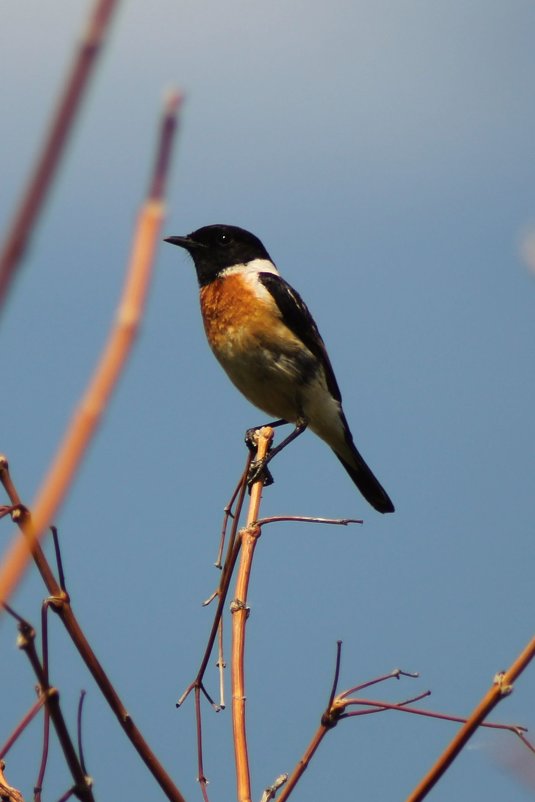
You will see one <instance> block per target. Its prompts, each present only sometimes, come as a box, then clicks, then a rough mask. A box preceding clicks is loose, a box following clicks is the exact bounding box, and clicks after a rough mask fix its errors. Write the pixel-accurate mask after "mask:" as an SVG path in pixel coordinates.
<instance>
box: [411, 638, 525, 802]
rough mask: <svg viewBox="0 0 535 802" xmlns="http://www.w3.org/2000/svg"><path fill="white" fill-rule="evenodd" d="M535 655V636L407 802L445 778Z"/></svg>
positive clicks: (416, 799) (497, 678) (498, 676)
mask: <svg viewBox="0 0 535 802" xmlns="http://www.w3.org/2000/svg"><path fill="white" fill-rule="evenodd" d="M534 656H535V637H534V638H533V639H532V640H531V641H530V642H529V643H528V645H527V646H526V648H525V649H524V650H523V651H522V652H521V653H520V654H519V656H518V657H517V659H516V660H515V661H514V663H513V664H512V665H511V666H510V668H509V669H508V670H507V671H503V672H500V673H499V674H496V676H495V677H494V681H493V683H492V686H491V687H490V688H489V690H488V691H487V693H486V694H485V696H484V697H483V699H482V700H481V701H480V703H479V704H478V705H477V707H476V708H475V709H474V711H473V712H472V714H471V715H470V716H469V718H468V719H467V721H466V723H465V724H464V726H463V727H461V729H460V730H459V732H458V733H457V735H456V736H455V738H453V740H452V741H451V743H450V744H449V746H448V747H447V748H446V749H445V750H444V752H443V753H442V755H441V756H440V757H439V759H438V760H437V762H436V763H435V765H434V766H433V767H432V768H431V770H430V771H429V772H428V773H427V774H426V776H425V777H424V778H423V780H422V781H421V782H420V783H419V784H418V786H417V787H416V788H415V789H414V791H413V792H412V793H411V794H410V795H409V796H408V797H407V802H419V800H421V799H424V798H425V797H426V796H427V794H428V793H429V791H430V790H431V789H432V788H433V786H434V785H435V784H436V783H437V782H438V780H439V779H440V778H441V777H442V775H443V774H444V772H445V771H446V770H447V769H448V768H449V766H450V765H451V764H452V763H453V761H454V760H455V758H456V757H457V755H458V754H459V752H460V751H461V750H462V749H463V747H464V746H465V745H466V744H467V742H468V741H469V739H470V738H471V737H472V735H473V734H474V732H475V731H476V730H477V728H478V727H479V726H480V725H481V724H482V722H483V721H484V720H485V718H486V717H487V716H488V714H489V713H490V712H491V710H493V709H494V708H495V707H496V705H497V704H498V702H500V701H501V700H502V699H503V698H504V697H505V696H508V695H509V694H510V693H511V692H512V690H513V683H514V682H515V680H516V679H517V678H518V677H519V676H520V674H521V673H522V671H524V669H525V668H526V667H527V665H528V664H529V663H530V661H531V660H532V659H533V657H534Z"/></svg>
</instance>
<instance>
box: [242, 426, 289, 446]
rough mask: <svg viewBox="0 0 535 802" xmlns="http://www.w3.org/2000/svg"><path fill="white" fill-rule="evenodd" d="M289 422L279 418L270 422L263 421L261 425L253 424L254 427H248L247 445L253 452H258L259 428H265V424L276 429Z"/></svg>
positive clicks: (246, 434)
mask: <svg viewBox="0 0 535 802" xmlns="http://www.w3.org/2000/svg"><path fill="white" fill-rule="evenodd" d="M287 423H288V421H287V420H284V418H279V419H278V420H273V421H270V422H269V423H263V424H262V425H261V426H253V427H252V429H247V431H246V432H245V445H246V446H247V448H248V449H249V451H251V452H252V453H253V454H256V437H255V434H256V432H257V431H258V430H259V429H263V428H264V426H270V427H271V428H272V429H276V428H277V426H286V425H287Z"/></svg>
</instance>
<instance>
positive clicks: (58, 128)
mask: <svg viewBox="0 0 535 802" xmlns="http://www.w3.org/2000/svg"><path fill="white" fill-rule="evenodd" d="M116 6H117V0H97V2H96V3H95V5H94V7H93V8H92V10H91V14H90V18H89V21H88V24H87V25H86V29H85V34H84V36H83V38H82V41H81V42H80V45H79V47H78V50H77V52H76V55H75V59H74V63H73V65H72V68H71V72H70V74H69V76H68V78H67V81H66V83H65V87H64V89H63V93H62V95H61V97H60V100H59V103H58V106H57V109H56V112H55V114H54V117H53V119H52V123H51V125H50V129H49V131H48V134H47V136H46V139H45V142H44V145H43V149H42V152H41V154H40V156H39V159H38V161H37V165H36V167H35V170H34V172H33V174H32V176H31V178H30V180H29V182H28V186H27V188H26V191H25V193H24V195H23V198H22V201H21V203H20V206H19V208H18V209H17V211H16V213H15V216H14V218H13V222H12V224H11V227H10V229H9V231H8V233H7V237H6V241H5V244H4V246H3V248H2V251H1V252H0V309H1V307H2V304H3V302H4V301H5V299H6V297H7V293H8V290H9V287H10V284H11V281H12V279H13V277H14V275H15V271H16V269H17V266H18V264H19V262H20V260H21V258H22V257H23V255H24V252H25V250H26V248H27V246H28V243H29V240H30V236H31V234H32V231H33V229H34V227H35V224H36V222H37V218H38V216H39V213H40V211H41V209H42V208H43V206H44V202H45V200H46V196H47V194H48V191H49V189H50V187H51V185H52V181H53V178H54V175H55V173H56V172H57V167H58V165H59V162H60V158H61V156H62V154H63V153H64V151H65V145H66V142H67V139H68V136H69V134H70V133H71V131H72V129H73V124H74V121H75V119H76V114H77V112H78V110H79V109H80V106H81V102H82V100H83V97H84V95H85V91H86V89H87V86H88V84H89V79H90V77H91V75H92V73H93V71H94V68H95V66H96V63H97V59H98V55H99V53H100V50H101V46H102V42H103V40H104V37H105V35H106V33H107V31H108V28H109V25H110V21H111V18H112V15H113V12H114V11H115V8H116Z"/></svg>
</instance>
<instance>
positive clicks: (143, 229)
mask: <svg viewBox="0 0 535 802" xmlns="http://www.w3.org/2000/svg"><path fill="white" fill-rule="evenodd" d="M179 103H180V99H179V97H178V96H177V95H176V94H173V95H172V96H170V97H169V98H168V100H167V102H166V107H165V113H164V119H163V123H162V128H161V135H160V142H159V153H162V152H163V153H165V154H166V159H165V160H162V159H161V158H160V157H158V158H157V159H156V167H155V170H156V172H157V173H160V174H161V175H162V176H164V177H165V175H166V174H167V172H168V166H169V164H168V159H169V153H170V141H171V139H172V136H173V132H174V128H175V122H176V115H177V111H178V107H179ZM155 187H156V188H157V190H158V192H159V194H155ZM163 188H164V181H163V180H159V179H158V177H157V176H156V177H153V179H152V181H151V192H150V193H149V196H148V198H147V200H146V202H145V204H144V206H143V208H142V210H141V213H140V216H139V220H138V224H137V228H136V231H135V234H134V243H133V249H132V255H131V259H130V264H129V267H128V271H127V277H126V282H125V285H124V289H123V294H122V297H121V300H120V303H119V307H118V310H117V315H116V322H115V325H114V327H113V328H112V331H111V333H110V335H109V338H108V342H107V344H106V345H105V347H104V351H103V354H102V357H101V359H100V362H99V364H98V366H97V369H96V371H95V373H94V375H93V377H92V379H91V380H90V382H89V385H88V387H87V389H86V392H85V394H84V396H83V398H82V400H81V402H80V405H79V407H78V409H77V410H76V411H75V414H74V416H73V418H72V420H71V422H70V424H69V426H68V427H67V431H66V433H65V435H64V437H63V441H62V442H61V444H60V446H59V449H58V451H57V453H56V456H55V458H54V460H53V462H52V465H51V467H50V469H49V471H48V473H47V475H46V477H45V480H44V482H43V485H42V486H41V489H40V491H39V493H38V495H37V499H36V500H35V502H34V504H33V505H32V526H31V531H30V536H31V538H33V540H34V541H38V540H39V539H40V538H41V537H42V536H43V534H44V532H45V531H46V529H47V527H48V526H50V524H51V523H52V521H53V519H54V516H55V515H56V513H57V511H58V509H59V507H60V505H61V503H62V501H63V499H64V498H65V494H66V493H67V491H68V490H69V488H70V486H71V484H72V482H73V479H74V476H75V473H76V470H77V468H78V467H79V465H80V462H81V460H82V458H83V456H84V454H85V452H86V450H87V447H88V445H89V442H90V440H91V438H92V436H93V435H94V433H95V431H96V429H97V426H98V424H99V422H100V419H101V417H102V415H103V413H104V411H105V409H106V406H107V403H108V401H109V398H110V396H111V393H112V391H113V390H114V388H115V386H116V384H117V382H118V379H119V376H120V374H121V371H122V370H123V368H124V366H125V364H126V360H127V358H128V356H129V354H130V351H131V349H132V345H133V342H134V339H135V336H136V334H137V332H138V329H139V324H140V321H141V318H142V315H143V311H144V308H145V302H146V298H147V292H148V287H149V282H150V278H151V275H152V263H153V258H154V253H155V250H156V246H157V243H158V238H159V234H160V229H161V224H162V221H163V217H164V208H165V207H164V203H163ZM29 559H30V547H29V545H28V541H27V539H26V538H24V537H22V536H20V535H19V536H16V537H15V539H14V540H13V542H12V544H11V547H10V548H9V550H8V553H7V555H6V556H5V558H4V559H3V561H2V566H1V567H0V604H1V603H2V602H6V601H7V600H8V598H9V596H10V595H11V593H12V592H13V590H14V588H15V587H16V585H17V583H18V582H19V580H20V578H21V577H22V575H23V573H24V571H25V569H26V566H27V565H28V562H29Z"/></svg>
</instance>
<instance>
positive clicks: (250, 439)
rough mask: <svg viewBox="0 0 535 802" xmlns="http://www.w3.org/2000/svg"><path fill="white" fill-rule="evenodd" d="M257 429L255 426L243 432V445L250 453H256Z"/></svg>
mask: <svg viewBox="0 0 535 802" xmlns="http://www.w3.org/2000/svg"><path fill="white" fill-rule="evenodd" d="M258 431H259V427H258V426H255V427H253V428H252V429H247V431H246V432H245V445H246V446H247V448H248V449H249V451H250V452H251V454H256V449H257V439H256V437H257V432H258Z"/></svg>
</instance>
